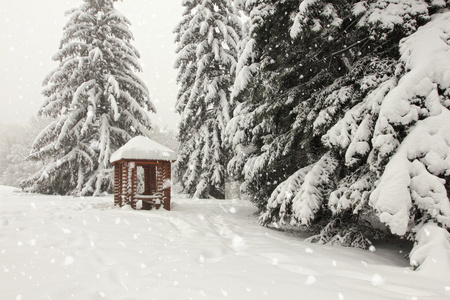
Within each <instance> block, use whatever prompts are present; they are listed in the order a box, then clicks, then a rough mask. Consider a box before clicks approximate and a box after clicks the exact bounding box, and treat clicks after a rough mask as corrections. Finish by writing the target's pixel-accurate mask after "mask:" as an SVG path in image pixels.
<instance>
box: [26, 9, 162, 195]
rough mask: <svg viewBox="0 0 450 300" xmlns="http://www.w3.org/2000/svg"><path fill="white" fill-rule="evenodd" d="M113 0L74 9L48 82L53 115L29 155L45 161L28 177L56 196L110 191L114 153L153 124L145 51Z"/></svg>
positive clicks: (45, 109) (47, 110)
mask: <svg viewBox="0 0 450 300" xmlns="http://www.w3.org/2000/svg"><path fill="white" fill-rule="evenodd" d="M114 1H115V0H83V4H81V5H80V7H78V8H75V9H72V10H70V11H69V12H68V15H69V16H70V20H69V22H68V23H67V24H66V26H65V27H64V34H63V38H62V40H61V46H60V49H59V51H58V52H57V53H56V55H55V56H54V57H53V59H54V60H55V61H57V62H59V66H58V67H57V68H56V69H55V70H54V71H53V72H51V73H50V74H49V75H48V77H47V78H46V79H45V81H44V85H45V89H44V91H43V94H44V95H45V97H46V98H47V99H46V102H45V104H44V105H43V106H42V108H41V110H40V114H42V115H46V116H49V117H52V118H54V121H53V122H52V123H51V124H50V125H49V126H47V127H46V128H45V129H44V130H43V131H42V132H41V133H40V134H39V135H38V136H37V137H36V139H35V141H34V143H33V145H32V151H31V155H30V157H31V158H32V159H37V160H45V161H46V165H45V166H44V167H43V168H42V169H41V170H40V171H39V172H37V173H36V174H35V175H33V176H32V177H30V178H29V179H27V180H26V181H24V182H23V183H22V186H23V187H29V188H30V189H31V190H32V191H36V192H40V193H51V194H74V195H91V194H93V195H98V194H99V193H101V192H103V191H110V190H111V176H110V175H111V174H110V171H111V165H110V163H109V159H110V156H111V153H112V152H114V151H115V150H116V149H118V148H119V147H120V146H121V145H123V144H124V143H125V142H127V141H128V140H129V139H130V138H132V137H133V136H136V135H142V134H144V135H145V134H147V131H148V129H150V127H151V121H150V118H149V112H154V111H155V108H154V105H153V104H152V102H151V101H150V98H149V93H148V89H147V87H146V86H145V84H144V83H143V82H142V81H141V80H140V79H139V78H138V77H137V76H136V74H135V71H140V70H141V67H140V64H139V62H138V59H139V52H138V51H137V50H136V49H135V48H134V47H133V46H132V45H131V43H130V42H131V40H132V39H133V36H132V33H131V32H130V30H129V25H130V22H129V21H128V20H127V19H126V18H125V17H124V16H123V15H122V14H121V13H120V12H118V11H117V10H116V9H115V8H114V5H113V3H114Z"/></svg>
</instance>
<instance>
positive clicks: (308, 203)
mask: <svg viewBox="0 0 450 300" xmlns="http://www.w3.org/2000/svg"><path fill="white" fill-rule="evenodd" d="M316 5H319V6H316ZM320 5H325V7H329V5H330V3H327V2H325V1H303V2H301V4H300V6H299V12H298V14H297V16H296V17H295V20H294V23H293V24H294V25H293V26H292V29H291V35H292V36H293V37H294V38H300V39H301V40H302V41H305V39H306V40H307V39H308V38H311V37H313V36H314V35H315V34H320V35H322V34H323V30H322V29H323V28H330V27H332V25H331V24H329V25H330V26H326V27H325V26H323V25H324V23H323V22H322V20H321V19H320V18H319V19H318V18H316V14H317V13H318V12H324V11H326V9H324V8H323V7H320ZM333 6H334V7H335V8H337V10H336V12H337V16H338V17H339V18H340V19H341V20H342V25H340V26H338V27H337V29H338V30H337V32H339V31H340V29H342V28H345V31H344V32H345V35H346V36H347V37H352V36H353V37H358V36H360V37H362V36H368V37H369V38H368V39H366V42H362V40H358V39H356V40H354V39H353V43H348V42H347V43H345V44H344V45H345V47H342V45H341V44H339V43H336V44H335V46H334V48H335V49H337V51H336V50H335V52H334V53H335V54H336V53H337V54H340V55H342V58H341V59H342V60H343V62H344V65H345V67H346V70H345V71H344V72H343V74H342V75H341V76H339V77H337V78H335V79H334V80H333V81H332V83H331V84H329V85H326V86H324V87H323V88H322V89H321V91H318V92H314V93H312V94H311V95H310V96H309V97H310V99H313V100H314V101H313V102H309V101H307V102H306V103H309V105H304V104H303V103H300V105H299V108H301V110H300V109H296V110H295V111H296V112H297V113H299V112H303V113H302V114H298V115H297V120H296V122H298V121H302V122H300V123H299V124H302V126H304V127H306V128H308V129H307V130H308V131H310V132H311V133H312V135H313V136H316V137H320V138H321V139H322V142H323V144H324V145H326V146H327V148H328V149H329V150H330V151H331V152H326V153H325V154H323V155H322V156H320V159H318V160H315V161H313V162H312V164H311V165H309V166H307V167H304V168H301V169H300V170H299V171H297V172H295V173H294V174H292V176H290V177H289V178H288V179H287V180H286V181H284V182H283V183H282V184H280V185H279V186H278V187H277V188H276V189H275V190H274V191H273V193H272V195H271V196H270V198H269V200H268V202H267V206H266V209H265V211H264V213H263V214H262V215H261V221H262V222H263V223H264V224H270V223H272V222H276V225H277V226H278V225H284V226H289V225H295V226H302V225H306V226H309V227H315V228H316V229H317V230H318V231H320V233H319V234H318V235H316V236H314V237H312V238H311V240H312V241H318V242H323V243H327V242H331V243H340V244H344V245H352V246H360V247H365V246H367V245H368V244H369V243H370V242H369V241H368V240H367V238H366V236H368V235H370V236H374V235H377V234H378V233H380V230H379V229H382V224H381V223H383V224H385V225H387V227H388V228H389V229H390V231H391V232H392V233H394V234H396V235H399V236H402V237H408V238H410V239H412V240H414V241H415V242H416V246H415V247H414V249H413V251H412V253H411V264H412V265H415V266H417V265H422V267H424V266H423V263H424V262H426V261H427V260H429V261H432V260H433V259H434V260H439V262H440V263H444V264H447V263H449V262H448V255H449V252H450V251H449V249H450V242H449V241H450V235H449V233H448V229H449V227H450V223H449V220H450V204H449V183H448V182H449V179H450V178H449V174H450V165H449V164H448V161H447V160H448V157H449V153H450V152H449V151H450V135H449V133H450V132H449V130H448V128H450V123H449V120H450V118H449V117H448V114H449V109H448V108H449V105H450V101H449V95H450V93H449V80H448V78H450V73H449V71H448V70H449V61H450V57H449V56H448V53H450V52H449V49H450V42H449V41H450V38H449V36H448V32H449V31H448V24H450V23H449V20H450V19H449V18H450V14H449V12H448V10H446V9H444V8H445V7H447V6H448V4H447V2H445V1H414V2H411V1H406V0H405V1H398V0H396V1H389V0H384V1H381V0H380V1H361V2H358V3H356V4H354V5H352V6H351V7H350V8H351V10H349V8H348V7H347V8H346V6H345V5H344V6H338V3H334V5H333ZM317 8H320V9H317ZM352 20H354V21H352ZM430 20H431V21H430ZM349 21H350V22H351V24H352V23H354V24H355V25H356V26H353V27H352V26H345V27H342V26H343V25H345V24H348V22H349ZM429 21H430V22H429ZM427 22H429V23H428V24H426V23H427ZM325 24H326V23H325ZM424 24H426V25H424ZM313 29H314V30H313ZM299 34H300V37H299V36H298V35H299ZM329 34H330V33H327V34H326V35H325V36H329V37H331V38H332V39H331V40H332V41H333V40H336V39H335V35H333V34H331V35H329ZM404 37H406V38H404ZM402 38H404V39H402ZM350 41H352V39H351V40H350ZM369 46H370V48H369ZM339 49H341V50H339ZM332 54H333V53H332ZM329 57H332V58H333V59H334V58H335V57H334V56H333V55H331V56H329ZM325 58H326V57H324V56H322V55H320V56H318V57H317V61H322V60H324V59H325ZM314 103H315V104H314ZM308 107H313V109H308ZM305 112H307V113H306V114H305ZM302 115H304V116H305V117H303V118H302V119H299V118H298V116H302ZM336 121H337V122H336ZM295 128H296V125H295V124H294V125H293V129H295ZM293 131H295V130H293ZM330 155H331V159H330ZM324 160H325V161H328V162H327V163H326V164H324V163H323V162H324ZM330 174H331V176H330ZM374 212H376V213H377V216H378V217H379V218H378V220H376V219H375V218H374V216H375V214H374ZM380 221H381V223H380ZM427 265H428V264H427ZM431 266H432V267H435V266H436V264H432V265H431V264H430V265H429V267H431Z"/></svg>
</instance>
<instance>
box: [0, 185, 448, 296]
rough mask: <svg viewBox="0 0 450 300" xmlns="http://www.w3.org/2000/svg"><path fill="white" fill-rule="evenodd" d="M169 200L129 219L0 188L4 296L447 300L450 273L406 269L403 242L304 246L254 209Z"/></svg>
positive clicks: (97, 205) (73, 201)
mask: <svg viewBox="0 0 450 300" xmlns="http://www.w3.org/2000/svg"><path fill="white" fill-rule="evenodd" d="M174 198H175V199H174V200H173V203H172V210H171V211H166V210H164V209H160V210H152V211H134V210H132V209H130V208H129V207H124V208H118V207H114V206H113V197H112V196H110V195H109V196H105V197H97V198H73V197H61V196H47V195H34V194H22V193H20V192H19V191H18V190H15V189H14V188H9V187H4V186H0V207H1V210H0V299H22V300H26V299H33V300H35V299H83V300H86V299H245V300H250V299H258V300H259V299H300V298H301V299H345V300H348V299H358V300H359V299H365V300H370V299H373V300H375V299H376V300H379V299H421V300H422V299H436V300H437V299H448V298H449V297H450V276H449V275H450V270H448V269H444V268H437V269H436V270H438V271H436V270H429V269H428V270H421V269H419V270H418V271H412V270H411V268H410V267H408V261H407V260H406V259H405V258H404V257H403V255H404V254H406V253H407V252H408V251H409V249H405V246H404V245H400V244H393V243H391V244H389V245H387V244H379V245H377V244H376V245H375V247H372V248H371V249H372V251H364V250H361V249H354V248H343V247H340V246H324V245H317V244H310V243H307V242H305V241H304V240H303V238H301V237H299V236H293V235H289V234H286V233H283V232H280V231H275V230H271V229H268V228H265V227H262V226H260V225H259V224H258V222H257V220H256V216H254V215H253V213H254V211H255V208H254V207H253V205H252V204H251V203H250V202H247V201H243V200H222V201H221V200H192V199H181V198H177V197H174ZM425 235H426V232H425ZM402 247H403V248H402ZM399 250H402V251H403V252H402V253H400V252H401V251H399ZM417 254H419V253H417ZM436 264H437V265H438V264H439V261H436Z"/></svg>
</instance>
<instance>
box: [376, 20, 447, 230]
mask: <svg viewBox="0 0 450 300" xmlns="http://www.w3.org/2000/svg"><path fill="white" fill-rule="evenodd" d="M449 41H450V12H448V11H447V12H445V13H441V14H437V15H435V16H433V18H432V21H430V22H429V23H428V24H426V25H424V26H422V27H420V28H419V29H418V31H417V32H416V33H414V34H412V35H411V36H409V37H408V38H405V39H404V40H403V41H402V42H401V48H400V51H401V61H402V62H403V63H404V64H405V66H406V68H407V70H408V72H407V73H406V74H405V75H404V76H403V77H402V78H401V79H400V81H399V83H398V85H397V86H396V87H395V88H394V89H393V90H391V91H390V92H389V93H388V95H387V96H386V98H385V99H384V101H383V103H382V106H381V109H380V116H379V119H378V122H377V127H376V130H375V134H374V138H373V144H374V147H375V150H377V151H378V152H383V151H384V150H383V147H382V146H381V144H382V142H381V141H388V140H390V139H392V134H391V133H389V132H391V131H392V129H393V128H394V127H393V126H396V127H398V126H408V125H409V126H410V127H411V129H409V130H408V134H407V136H406V137H405V138H404V139H403V140H402V141H397V140H394V141H391V144H392V143H394V147H395V143H400V146H399V147H398V149H397V151H396V153H395V155H394V156H393V157H392V158H391V159H390V161H389V162H388V164H387V165H386V167H385V169H384V172H383V173H382V176H381V179H380V182H379V184H378V185H377V188H376V189H375V191H374V192H373V193H372V195H371V197H370V203H371V204H372V206H373V207H374V208H375V209H376V210H377V211H378V212H379V214H380V219H381V221H382V222H384V223H386V224H387V225H389V227H390V229H391V231H392V232H393V233H395V234H398V235H404V234H405V233H406V232H408V231H410V230H411V228H409V225H410V224H409V222H410V219H411V218H414V215H412V216H410V209H412V208H413V207H414V209H416V210H418V211H420V212H421V213H420V214H419V215H422V218H424V219H425V220H426V219H431V220H434V221H435V222H438V223H439V224H442V225H443V226H444V227H446V228H450V203H449V200H448V197H447V191H446V187H445V183H446V182H445V179H444V177H446V178H448V177H449V175H450V111H449V110H448V109H447V108H446V107H447V103H448V95H447V96H445V93H444V94H443V93H442V91H443V90H444V91H448V90H449V89H450V45H449ZM386 133H387V134H386ZM377 148H378V149H377ZM381 154H383V153H381ZM375 163H377V161H375ZM418 222H420V220H416V223H418Z"/></svg>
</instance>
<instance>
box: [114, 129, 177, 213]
mask: <svg viewBox="0 0 450 300" xmlns="http://www.w3.org/2000/svg"><path fill="white" fill-rule="evenodd" d="M175 160H176V154H175V152H174V151H172V150H171V149H169V148H167V147H165V146H163V145H160V144H158V143H157V142H155V141H153V140H151V139H149V138H146V137H143V136H138V137H135V138H132V139H131V140H130V141H129V142H128V143H126V144H125V145H124V146H123V147H121V148H120V149H119V150H117V151H116V152H115V153H114V154H113V155H111V163H112V164H113V165H114V205H119V206H124V205H125V204H129V205H131V207H132V208H134V209H136V207H137V203H138V202H139V201H142V209H152V208H153V207H155V208H159V207H160V206H161V205H162V206H163V207H164V208H165V209H167V210H170V197H171V195H170V193H171V183H172V178H171V164H172V162H173V161H175ZM139 168H142V169H141V170H140V172H139V174H140V177H141V178H142V179H141V181H140V182H141V184H140V189H139V190H138V170H139Z"/></svg>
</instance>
